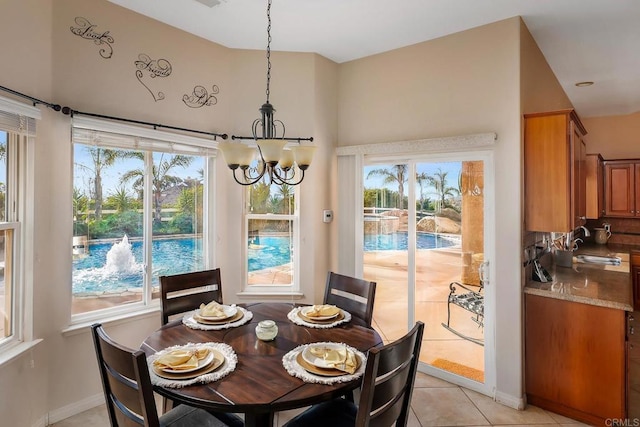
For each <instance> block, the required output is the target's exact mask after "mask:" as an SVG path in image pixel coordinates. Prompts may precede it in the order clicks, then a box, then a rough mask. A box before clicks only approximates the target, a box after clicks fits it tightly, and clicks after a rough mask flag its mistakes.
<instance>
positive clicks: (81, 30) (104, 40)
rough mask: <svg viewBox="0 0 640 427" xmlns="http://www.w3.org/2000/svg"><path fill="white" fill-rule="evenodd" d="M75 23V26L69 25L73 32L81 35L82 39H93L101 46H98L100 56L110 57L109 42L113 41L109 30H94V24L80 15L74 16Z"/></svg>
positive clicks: (111, 50)
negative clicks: (102, 31)
mask: <svg viewBox="0 0 640 427" xmlns="http://www.w3.org/2000/svg"><path fill="white" fill-rule="evenodd" d="M75 23H76V25H78V26H77V27H69V28H70V29H71V32H72V33H73V34H75V35H76V36H79V37H82V38H83V39H87V40H93V42H94V43H95V44H97V45H98V46H102V47H101V48H100V56H102V57H103V58H104V59H109V58H111V56H112V55H113V47H112V46H111V43H113V42H114V40H113V37H111V35H110V34H109V31H105V32H104V33H98V32H96V31H95V28H96V26H95V25H93V24H92V23H91V22H89V20H88V19H87V18H83V17H81V16H78V17H76V19H75Z"/></svg>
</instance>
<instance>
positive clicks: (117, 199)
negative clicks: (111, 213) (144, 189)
mask: <svg viewBox="0 0 640 427" xmlns="http://www.w3.org/2000/svg"><path fill="white" fill-rule="evenodd" d="M107 203H109V204H110V205H113V207H115V208H116V211H117V212H118V213H122V212H124V211H127V210H129V209H131V204H132V203H131V197H130V196H129V193H128V192H127V189H126V188H125V187H124V186H120V187H119V188H117V189H116V190H115V191H114V192H112V193H111V194H110V195H109V196H108V197H107Z"/></svg>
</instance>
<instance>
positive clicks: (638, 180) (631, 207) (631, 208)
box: [604, 160, 640, 218]
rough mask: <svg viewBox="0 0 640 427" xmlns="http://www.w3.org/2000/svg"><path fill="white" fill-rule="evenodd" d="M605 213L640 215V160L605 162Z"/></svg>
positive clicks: (612, 214)
mask: <svg viewBox="0 0 640 427" xmlns="http://www.w3.org/2000/svg"><path fill="white" fill-rule="evenodd" d="M604 199H605V215H606V216H612V217H613V216H614V217H627V218H633V217H638V216H640V160H638V161H634V160H606V161H605V162H604Z"/></svg>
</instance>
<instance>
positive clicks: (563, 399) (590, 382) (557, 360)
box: [525, 294, 628, 425]
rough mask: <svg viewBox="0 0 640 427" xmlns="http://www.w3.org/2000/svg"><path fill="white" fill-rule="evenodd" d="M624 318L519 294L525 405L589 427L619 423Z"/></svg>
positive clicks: (624, 385)
mask: <svg viewBox="0 0 640 427" xmlns="http://www.w3.org/2000/svg"><path fill="white" fill-rule="evenodd" d="M626 313H627V312H626V311H624V310H620V309H615V308H608V307H602V306H596V305H590V304H583V303H579V302H574V301H568V300H562V299H555V298H549V297H544V296H539V295H532V294H525V390H526V394H527V402H528V403H530V404H532V405H534V406H538V407H540V408H543V409H546V410H549V411H552V412H555V413H558V414H561V415H564V416H567V417H569V418H573V419H576V420H579V421H582V422H584V423H587V424H589V425H611V424H605V420H607V419H609V420H610V419H623V418H625V416H626V405H627V403H626V402H627V400H626V397H627V395H626V393H627V382H626V381H627V375H626V374H627V355H628V353H627V315H626Z"/></svg>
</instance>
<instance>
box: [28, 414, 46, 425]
mask: <svg viewBox="0 0 640 427" xmlns="http://www.w3.org/2000/svg"><path fill="white" fill-rule="evenodd" d="M48 425H49V420H48V419H47V416H46V415H45V416H43V417H42V418H40V419H39V420H38V421H36V422H35V424H31V427H47V426H48Z"/></svg>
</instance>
